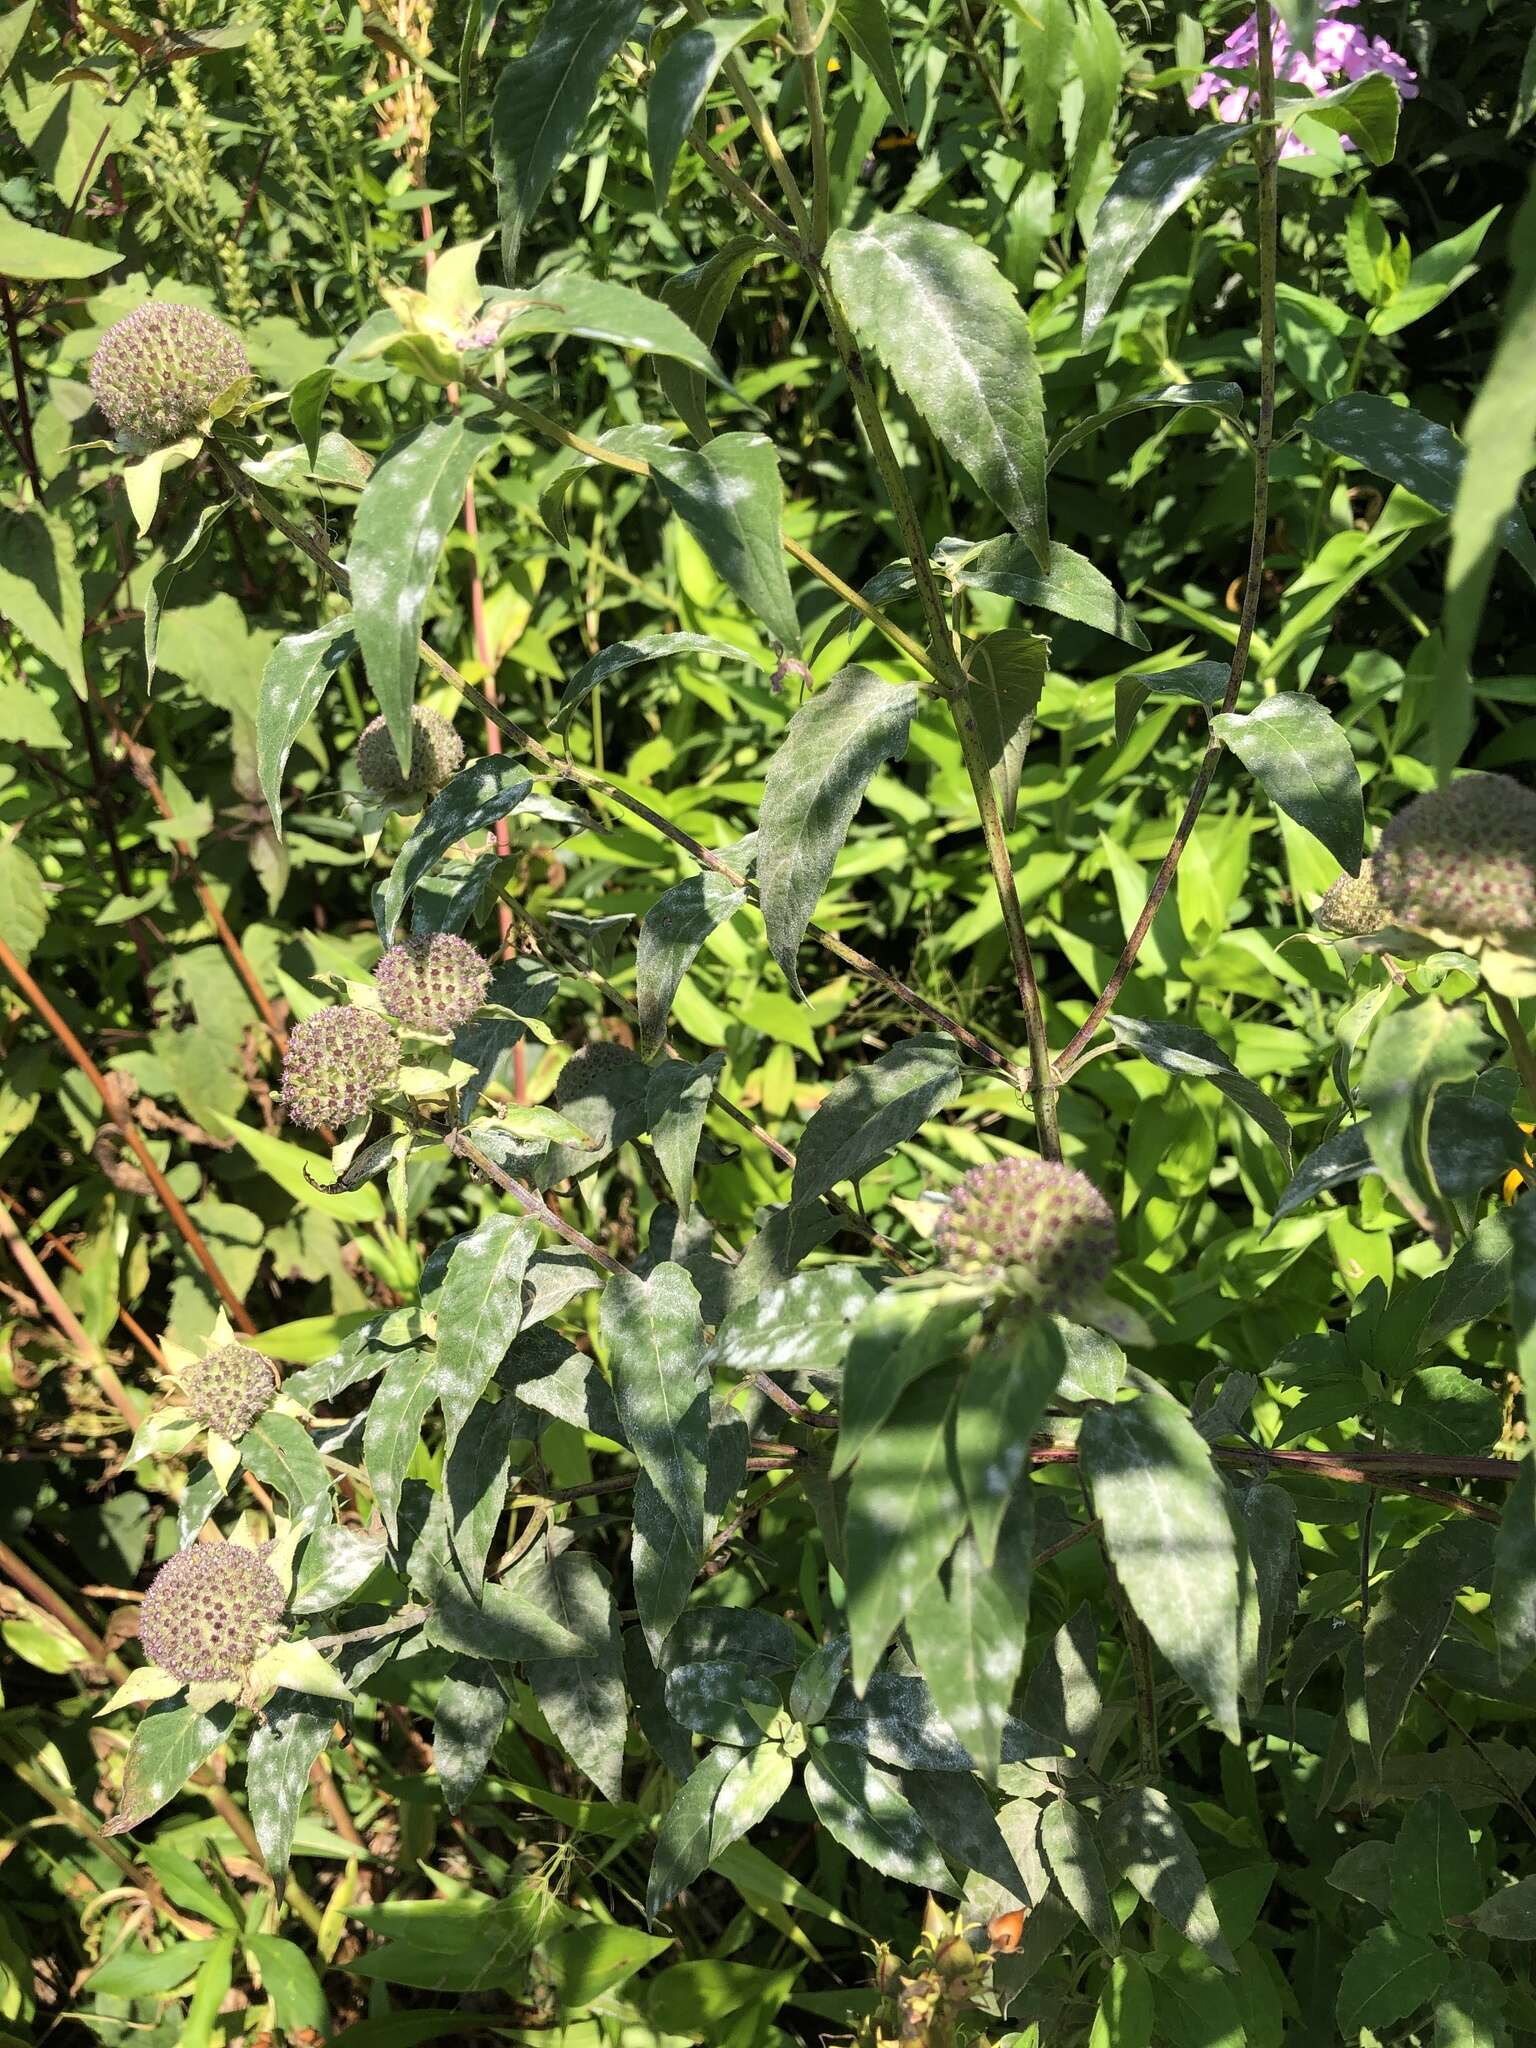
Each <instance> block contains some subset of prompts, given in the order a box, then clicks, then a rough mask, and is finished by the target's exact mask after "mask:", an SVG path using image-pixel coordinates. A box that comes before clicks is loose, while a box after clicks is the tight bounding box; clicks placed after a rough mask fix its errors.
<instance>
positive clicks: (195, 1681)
mask: <svg viewBox="0 0 1536 2048" xmlns="http://www.w3.org/2000/svg"><path fill="white" fill-rule="evenodd" d="M285 1604H286V1603H285V1600H284V1596H283V1589H282V1585H281V1584H280V1582H279V1580H278V1578H277V1575H276V1574H275V1573H274V1572H273V1570H272V1569H271V1567H270V1566H269V1565H268V1563H267V1562H266V1560H265V1558H262V1557H258V1556H257V1554H256V1552H255V1551H254V1550H244V1549H242V1548H241V1547H240V1546H239V1545H238V1544H234V1543H194V1544H193V1545H192V1547H191V1549H189V1550H178V1551H177V1553H176V1555H175V1556H174V1557H172V1558H170V1559H168V1560H167V1562H166V1563H165V1564H163V1565H162V1566H161V1567H160V1569H159V1571H158V1572H156V1574H155V1577H154V1581H153V1583H152V1584H151V1586H150V1589H149V1591H148V1592H147V1593H146V1594H145V1595H144V1604H143V1606H142V1607H141V1608H140V1609H139V1641H140V1642H141V1643H142V1644H143V1645H144V1652H145V1655H146V1656H147V1657H149V1659H150V1660H151V1662H152V1663H155V1664H158V1665H159V1666H160V1669H161V1670H162V1671H168V1672H170V1674H171V1676H172V1677H173V1678H179V1679H181V1680H182V1681H183V1682H184V1683H185V1684H187V1685H206V1684H227V1683H229V1682H230V1681H231V1680H233V1679H239V1678H243V1677H244V1676H245V1674H246V1672H248V1671H249V1670H250V1668H251V1666H252V1665H253V1664H254V1663H255V1662H256V1659H257V1658H258V1657H259V1656H260V1655H261V1653H262V1651H263V1650H266V1649H269V1648H270V1647H271V1645H272V1644H273V1643H274V1642H276V1641H277V1639H278V1637H279V1636H280V1635H281V1633H282V1628H281V1622H282V1618H283V1608H284V1605H285Z"/></svg>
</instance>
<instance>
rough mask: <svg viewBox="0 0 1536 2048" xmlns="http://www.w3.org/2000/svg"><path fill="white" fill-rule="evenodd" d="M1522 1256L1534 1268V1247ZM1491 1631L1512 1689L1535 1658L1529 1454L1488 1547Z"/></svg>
mask: <svg viewBox="0 0 1536 2048" xmlns="http://www.w3.org/2000/svg"><path fill="white" fill-rule="evenodd" d="M1530 1234H1531V1233H1527V1235H1528V1236H1529V1235H1530ZM1527 1256H1528V1257H1529V1258H1530V1259H1531V1260H1532V1261H1533V1263H1536V1246H1533V1247H1532V1248H1531V1250H1530V1252H1529V1253H1528V1254H1527ZM1493 1626H1494V1630H1495V1633H1496V1634H1497V1636H1498V1640H1499V1670H1500V1671H1501V1673H1502V1674H1503V1677H1504V1680H1505V1682H1506V1684H1513V1683H1514V1681H1515V1680H1516V1679H1517V1678H1519V1677H1521V1676H1522V1674H1523V1673H1524V1672H1525V1670H1526V1668H1527V1666H1528V1665H1529V1664H1530V1661H1531V1659H1532V1658H1533V1657H1536V1458H1532V1457H1531V1456H1530V1455H1529V1454H1527V1456H1526V1457H1525V1458H1524V1460H1523V1461H1522V1462H1521V1465H1520V1468H1519V1470H1518V1472H1517V1473H1516V1474H1515V1483H1514V1485H1513V1486H1512V1487H1511V1488H1510V1489H1509V1495H1508V1498H1507V1499H1506V1500H1505V1503H1504V1513H1503V1515H1502V1517H1501V1519H1500V1522H1499V1533H1498V1536H1497V1538H1496V1539H1495V1542H1494V1551H1493Z"/></svg>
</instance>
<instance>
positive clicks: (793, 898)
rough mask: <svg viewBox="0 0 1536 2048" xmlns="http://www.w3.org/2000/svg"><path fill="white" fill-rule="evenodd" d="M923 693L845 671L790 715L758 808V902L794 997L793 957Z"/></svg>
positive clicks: (901, 746)
mask: <svg viewBox="0 0 1536 2048" xmlns="http://www.w3.org/2000/svg"><path fill="white" fill-rule="evenodd" d="M916 712H917V690H916V688H915V687H914V686H912V685H911V684H905V685H901V686H894V687H893V686H892V685H891V684H890V683H884V682H882V681H881V680H880V678H879V677H878V676H876V675H874V674H872V673H871V671H870V670H869V669H867V668H845V669H839V671H838V672H837V674H836V675H835V676H833V678H832V680H831V681H830V682H829V683H828V684H827V685H826V686H825V687H824V688H823V689H820V690H818V691H817V692H816V694H815V696H814V697H810V698H808V699H807V700H806V702H805V703H804V704H802V705H801V707H800V709H799V710H798V711H797V712H796V713H795V715H794V717H793V718H792V719H791V720H790V721H789V725H788V728H787V729H786V731H785V734H784V738H783V740H782V741H781V743H780V746H779V750H778V752H777V753H776V754H775V755H774V757H773V760H772V761H771V762H770V763H769V767H768V773H767V775H766V777H765V778H764V782H763V801H762V806H761V809H760V811H759V813H758V836H757V876H758V900H759V902H760V904H761V906H762V912H763V922H764V923H765V924H766V925H767V927H768V943H769V945H770V946H771V947H772V949H773V957H774V959H775V960H777V961H778V963H779V965H780V967H782V968H783V970H784V975H785V978H786V980H787V981H788V982H789V985H790V987H791V988H792V989H793V990H794V992H795V994H796V995H799V994H801V988H800V977H799V975H798V974H797V973H796V971H795V954H796V952H797V951H798V950H799V946H800V941H801V940H802V939H803V938H804V937H805V931H806V927H807V925H808V924H809V923H810V921H811V917H812V914H813V913H814V911H815V909H816V905H817V902H818V900H819V899H820V896H821V892H822V890H823V889H825V887H826V886H827V883H828V881H829V880H830V878H831V874H832V869H833V866H834V865H835V863H836V860H837V856H838V854H839V853H840V852H841V851H842V845H843V841H844V840H845V839H846V838H847V836H848V827H849V825H850V824H851V823H852V822H853V814H854V812H855V811H856V810H857V809H858V807H859V804H860V803H861V802H862V800H863V796H864V792H865V790H866V789H867V788H868V786H869V781H870V777H871V776H872V775H873V774H874V773H875V770H876V769H877V768H879V767H881V766H882V765H883V764H884V763H885V762H887V761H899V760H900V759H901V758H902V756H903V755H904V754H905V753H906V751H907V736H908V734H909V732H910V730H911V726H912V720H913V717H914V716H915V715H916Z"/></svg>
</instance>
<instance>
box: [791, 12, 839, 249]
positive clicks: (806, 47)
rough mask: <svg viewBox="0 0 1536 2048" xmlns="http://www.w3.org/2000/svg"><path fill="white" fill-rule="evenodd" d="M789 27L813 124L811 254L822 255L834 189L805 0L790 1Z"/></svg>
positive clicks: (818, 71) (814, 41) (814, 43)
mask: <svg viewBox="0 0 1536 2048" xmlns="http://www.w3.org/2000/svg"><path fill="white" fill-rule="evenodd" d="M789 26H790V34H791V36H792V38H793V43H794V51H795V55H796V56H797V57H798V58H799V60H800V83H801V86H802V87H803V89H804V92H805V111H806V119H807V122H808V124H809V127H810V138H811V254H812V255H813V256H820V254H821V252H822V250H823V249H825V247H826V246H827V237H828V235H829V234H830V233H831V230H832V192H831V183H830V180H829V178H828V176H827V120H826V113H825V111H824V109H823V107H822V103H821V66H820V61H819V58H818V56H817V38H816V35H815V33H814V31H813V30H812V28H811V17H810V11H809V9H808V8H807V6H806V4H805V0H789Z"/></svg>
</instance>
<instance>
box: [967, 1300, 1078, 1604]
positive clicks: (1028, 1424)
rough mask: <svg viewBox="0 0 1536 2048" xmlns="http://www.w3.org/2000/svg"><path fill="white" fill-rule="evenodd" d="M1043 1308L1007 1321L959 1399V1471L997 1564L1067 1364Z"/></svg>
mask: <svg viewBox="0 0 1536 2048" xmlns="http://www.w3.org/2000/svg"><path fill="white" fill-rule="evenodd" d="M1066 1359H1067V1353H1066V1346H1065V1345H1064V1343H1063V1342H1062V1338H1061V1333H1060V1331H1059V1330H1058V1329H1057V1328H1056V1326H1055V1324H1054V1323H1052V1322H1050V1321H1049V1320H1048V1319H1047V1318H1046V1317H1044V1316H1029V1317H1022V1318H1018V1319H1016V1320H1014V1321H1011V1322H1004V1323H1003V1324H1002V1325H1001V1327H1000V1328H999V1329H998V1330H997V1331H995V1332H994V1334H993V1335H992V1336H991V1338H990V1339H989V1340H988V1342H987V1343H986V1345H985V1346H984V1347H983V1349H982V1350H981V1351H980V1352H978V1354H977V1355H976V1357H975V1358H973V1359H972V1360H971V1364H970V1368H969V1370H968V1371H967V1373H966V1376H965V1379H964V1381H963V1382H962V1384H961V1387H960V1398H959V1400H958V1402H957V1403H956V1407H955V1471H956V1473H957V1474H958V1476H959V1480H960V1490H961V1492H962V1493H963V1494H964V1496H965V1505H966V1509H967V1511H968V1513H969V1515H970V1518H971V1530H972V1533H973V1535H974V1536H975V1539H976V1548H977V1552H978V1554H979V1556H980V1558H981V1562H982V1563H983V1564H984V1565H985V1566H986V1567H987V1568H988V1569H989V1570H990V1569H991V1567H992V1565H993V1564H994V1563H995V1562H996V1559H997V1548H998V1539H999V1536H1000V1534H1001V1531H1002V1525H1003V1518H1004V1516H1005V1515H1006V1514H1007V1513H1008V1510H1009V1504H1010V1502H1011V1501H1012V1500H1013V1498H1014V1496H1015V1494H1016V1492H1017V1490H1018V1488H1019V1487H1020V1486H1021V1485H1022V1484H1023V1482H1024V1481H1025V1479H1026V1478H1027V1476H1028V1472H1029V1446H1030V1440H1031V1438H1032V1437H1033V1436H1034V1433H1035V1431H1036V1429H1037V1428H1038V1427H1039V1424H1040V1418H1041V1416H1042V1415H1043V1414H1044V1413H1045V1409H1046V1404H1047V1402H1048V1401H1049V1400H1050V1398H1051V1396H1052V1395H1053V1394H1054V1393H1055V1391H1056V1388H1057V1385H1058V1384H1059V1382H1060V1380H1061V1376H1062V1373H1063V1372H1064V1371H1065V1369H1066Z"/></svg>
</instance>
